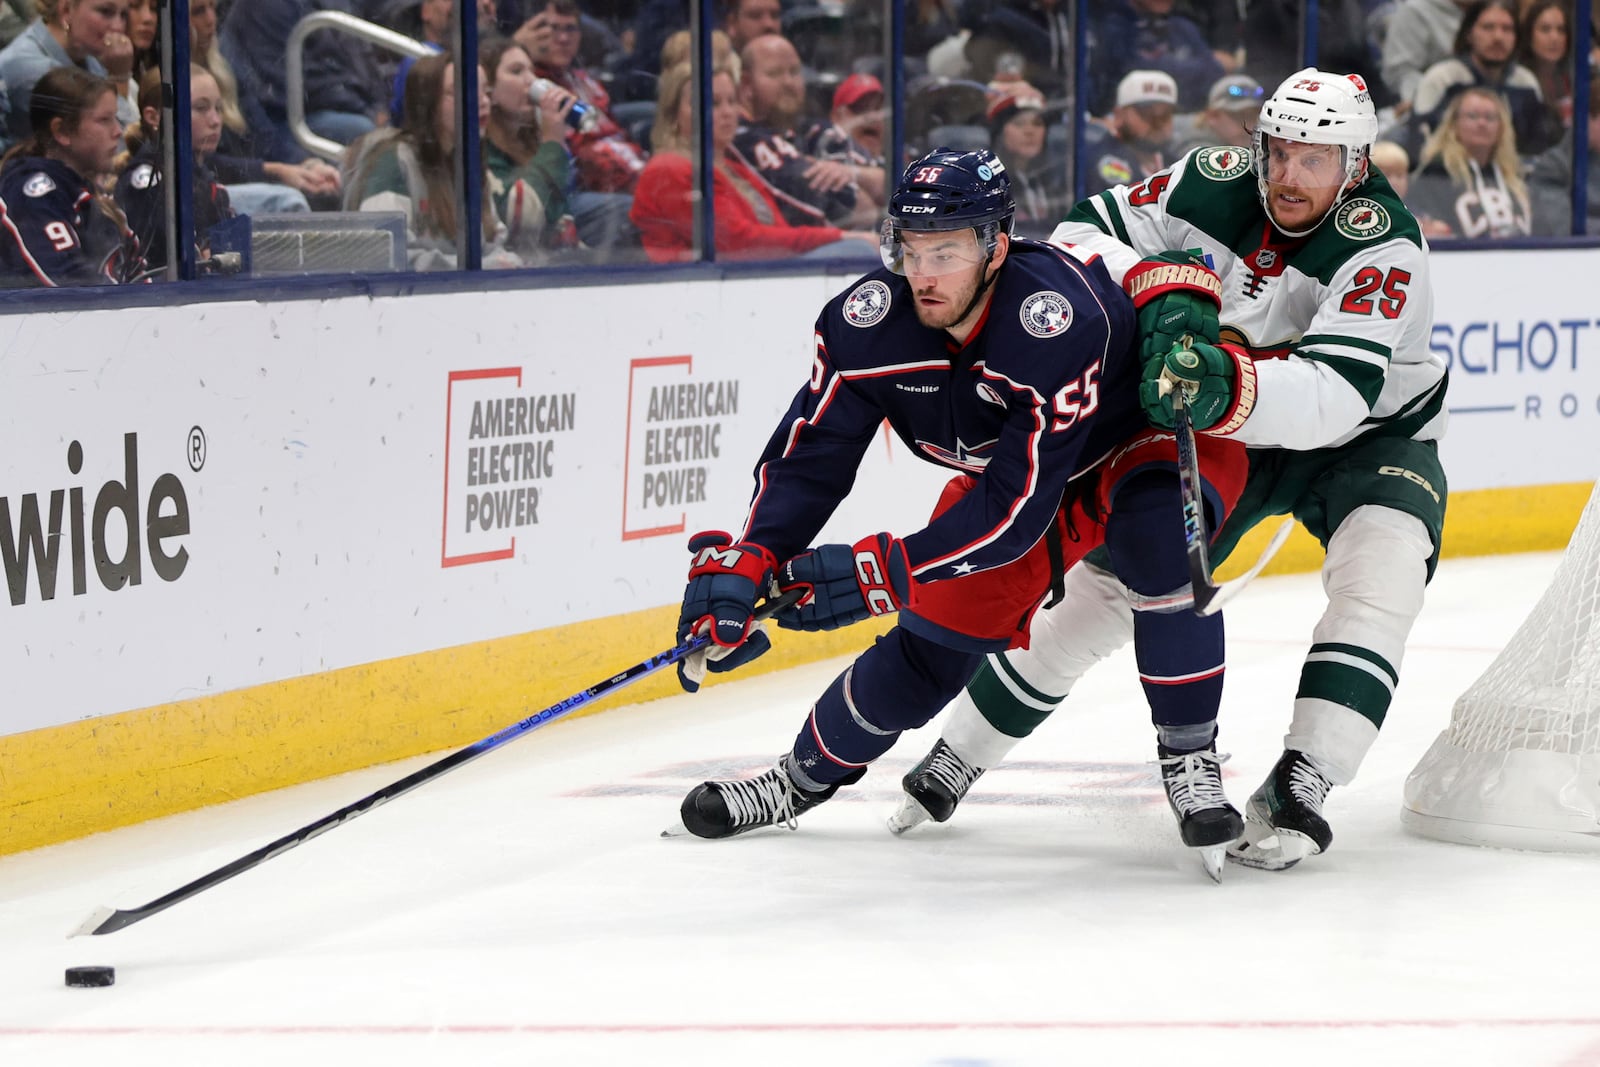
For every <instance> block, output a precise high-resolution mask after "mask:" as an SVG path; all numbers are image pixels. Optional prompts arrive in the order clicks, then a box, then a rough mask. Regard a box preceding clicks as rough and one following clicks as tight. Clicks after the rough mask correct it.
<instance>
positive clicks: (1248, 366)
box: [1139, 341, 1256, 436]
mask: <svg viewBox="0 0 1600 1067" xmlns="http://www.w3.org/2000/svg"><path fill="white" fill-rule="evenodd" d="M1178 389H1182V390H1183V391H1184V402H1185V405H1186V406H1187V407H1188V409H1189V421H1190V422H1191V423H1193V425H1194V428H1195V429H1196V430H1204V431H1207V432H1209V433H1211V434H1213V435H1217V436H1222V435H1226V434H1230V433H1233V432H1234V431H1235V430H1237V429H1238V428H1239V426H1240V425H1241V424H1242V423H1243V422H1244V420H1245V419H1246V418H1248V417H1249V415H1250V412H1251V410H1252V409H1253V408H1254V407H1255V403H1256V370H1255V364H1254V363H1253V362H1251V360H1250V357H1248V356H1246V355H1245V354H1244V353H1243V352H1241V351H1240V350H1238V349H1237V348H1234V347H1233V346H1232V345H1208V344H1206V343H1205V342H1204V341H1197V342H1195V343H1194V344H1193V345H1186V344H1184V343H1182V342H1181V341H1180V342H1179V343H1178V344H1175V345H1173V346H1172V348H1171V349H1170V350H1169V351H1168V352H1167V354H1166V355H1165V356H1164V357H1158V358H1156V359H1151V360H1148V361H1147V362H1146V363H1145V365H1144V377H1143V380H1142V381H1141V382H1140V383H1139V403H1140V404H1141V405H1143V407H1144V413H1145V417H1146V418H1148V419H1149V420H1150V421H1151V422H1152V423H1153V424H1155V425H1156V426H1162V427H1166V428H1167V429H1171V428H1172V426H1173V424H1174V423H1175V422H1176V419H1175V418H1174V415H1173V411H1172V394H1173V392H1174V391H1176V390H1178Z"/></svg>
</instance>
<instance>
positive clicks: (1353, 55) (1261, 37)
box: [1180, 0, 1393, 109]
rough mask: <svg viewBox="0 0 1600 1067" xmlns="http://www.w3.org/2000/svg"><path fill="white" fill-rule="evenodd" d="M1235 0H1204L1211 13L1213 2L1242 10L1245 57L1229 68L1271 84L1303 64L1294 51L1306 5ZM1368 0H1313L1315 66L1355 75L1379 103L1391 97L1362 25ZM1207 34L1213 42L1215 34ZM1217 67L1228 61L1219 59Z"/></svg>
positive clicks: (1241, 39)
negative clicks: (1244, 59)
mask: <svg viewBox="0 0 1600 1067" xmlns="http://www.w3.org/2000/svg"><path fill="white" fill-rule="evenodd" d="M1235 2H1236V0H1234V2H1231V0H1210V5H1209V6H1210V7H1211V8H1212V17H1213V18H1216V17H1217V14H1216V13H1217V9H1219V8H1220V9H1222V10H1223V11H1225V10H1226V9H1227V8H1233V9H1234V10H1235V11H1237V12H1241V13H1242V14H1243V18H1242V19H1240V21H1239V36H1238V41H1239V45H1240V47H1241V49H1242V54H1243V55H1244V56H1245V57H1246V61H1245V63H1243V64H1236V65H1235V66H1234V67H1233V68H1231V69H1229V71H1228V72H1229V73H1230V74H1242V73H1248V74H1250V75H1251V76H1252V77H1253V78H1255V79H1256V80H1257V81H1259V82H1260V83H1261V84H1263V85H1277V84H1279V83H1280V82H1282V81H1283V80H1284V79H1285V78H1287V77H1288V76H1289V75H1291V74H1293V73H1294V72H1295V71H1297V70H1300V69H1301V68H1303V67H1304V66H1305V63H1303V62H1302V61H1301V55H1300V51H1301V42H1302V39H1303V37H1304V32H1305V31H1304V29H1303V28H1302V26H1301V20H1302V17H1303V11H1304V9H1305V7H1306V5H1305V4H1304V3H1303V2H1302V0H1243V2H1241V3H1238V4H1237V7H1235ZM1374 2H1375V0H1319V3H1318V4H1317V13H1318V18H1317V26H1316V34H1317V54H1316V63H1315V66H1316V67H1317V68H1318V69H1319V70H1336V71H1340V72H1341V73H1346V74H1359V75H1361V76H1362V77H1363V78H1364V79H1365V80H1366V82H1367V86H1368V89H1369V90H1370V91H1371V92H1372V96H1373V104H1374V105H1375V106H1376V107H1378V108H1379V109H1382V108H1383V107H1385V106H1386V105H1388V104H1389V103H1392V102H1393V97H1392V94H1390V93H1389V92H1388V91H1387V89H1385V88H1384V87H1383V86H1382V84H1381V82H1380V80H1379V76H1378V74H1379V67H1380V63H1379V56H1378V53H1377V52H1376V51H1375V49H1374V47H1373V44H1372V40H1371V37H1370V36H1369V34H1368V29H1367V9H1368V8H1369V7H1371V6H1372V5H1373V3H1374ZM1383 2H1388V0H1383ZM1180 10H1181V6H1180ZM1198 18H1199V16H1197V19H1198ZM1202 25H1203V21H1202ZM1212 40H1213V42H1215V38H1212ZM1213 47H1215V43H1213ZM1219 58H1221V57H1219ZM1223 67H1224V68H1227V67H1228V63H1227V61H1226V60H1225V59H1224V60H1223ZM1246 67H1248V70H1246V69H1245V68H1246Z"/></svg>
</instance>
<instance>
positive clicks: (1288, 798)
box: [1228, 749, 1333, 871]
mask: <svg viewBox="0 0 1600 1067" xmlns="http://www.w3.org/2000/svg"><path fill="white" fill-rule="evenodd" d="M1332 788H1333V783H1332V782H1330V781H1328V779H1327V777H1326V776H1324V775H1323V774H1322V772H1321V771H1319V770H1317V768H1316V767H1315V766H1314V765H1313V764H1312V763H1311V760H1310V759H1308V758H1307V757H1306V755H1305V753H1303V752H1296V751H1294V750H1293V749H1288V750H1286V751H1285V752H1284V754H1283V755H1282V756H1281V757H1279V759H1278V763H1277V766H1275V767H1273V768H1272V773H1271V774H1269V775H1267V780H1266V781H1265V782H1262V783H1261V788H1259V789H1257V790H1256V791H1255V792H1254V793H1251V794H1250V800H1249V801H1248V802H1247V803H1246V804H1245V808H1244V812H1245V830H1244V840H1243V841H1240V842H1238V843H1237V844H1235V845H1234V846H1233V847H1232V848H1230V849H1228V858H1229V859H1231V860H1233V861H1234V862H1235V863H1239V864H1243V865H1244V866H1246V867H1260V868H1262V869H1263V870H1268V871H1282V870H1286V869H1288V868H1290V867H1293V866H1294V865H1295V864H1297V863H1299V862H1300V861H1301V860H1303V859H1305V858H1306V857H1307V856H1315V855H1317V854H1318V853H1321V852H1326V851H1328V846H1330V845H1332V844H1333V829H1332V827H1330V826H1329V825H1328V820H1326V819H1324V818H1323V817H1322V805H1323V802H1324V801H1326V800H1327V799H1328V790H1330V789H1332Z"/></svg>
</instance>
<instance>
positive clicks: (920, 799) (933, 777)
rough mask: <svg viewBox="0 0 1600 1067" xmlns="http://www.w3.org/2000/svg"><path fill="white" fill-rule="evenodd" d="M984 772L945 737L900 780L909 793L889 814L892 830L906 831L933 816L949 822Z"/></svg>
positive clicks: (936, 742)
mask: <svg viewBox="0 0 1600 1067" xmlns="http://www.w3.org/2000/svg"><path fill="white" fill-rule="evenodd" d="M982 773H983V768H982V767H974V766H973V765H972V764H970V763H968V762H967V761H966V760H964V759H962V758H961V757H960V756H958V755H956V753H955V750H954V749H952V748H951V747H950V746H949V745H947V744H945V743H944V738H942V737H941V738H940V739H939V740H937V741H935V742H934V743H933V748H932V749H931V750H929V752H928V754H927V755H926V756H924V757H922V762H920V763H918V764H917V765H916V766H915V767H913V768H911V770H910V771H909V772H907V774H906V776H905V777H904V778H902V779H900V785H901V788H903V789H904V790H905V793H904V794H903V795H902V796H901V797H900V807H899V808H898V809H896V811H895V813H894V814H893V815H890V816H889V829H890V830H891V831H892V832H894V833H896V834H903V833H905V832H906V831H907V830H910V829H911V828H912V827H914V826H920V825H922V824H923V823H925V822H927V821H928V820H929V819H932V820H933V821H934V822H945V821H947V820H948V819H949V818H950V816H952V815H954V814H955V813H956V806H957V805H958V804H960V803H961V799H962V798H963V797H965V796H966V795H967V790H969V789H971V788H972V783H973V782H976V781H977V780H978V776H979V775H981V774H982Z"/></svg>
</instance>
